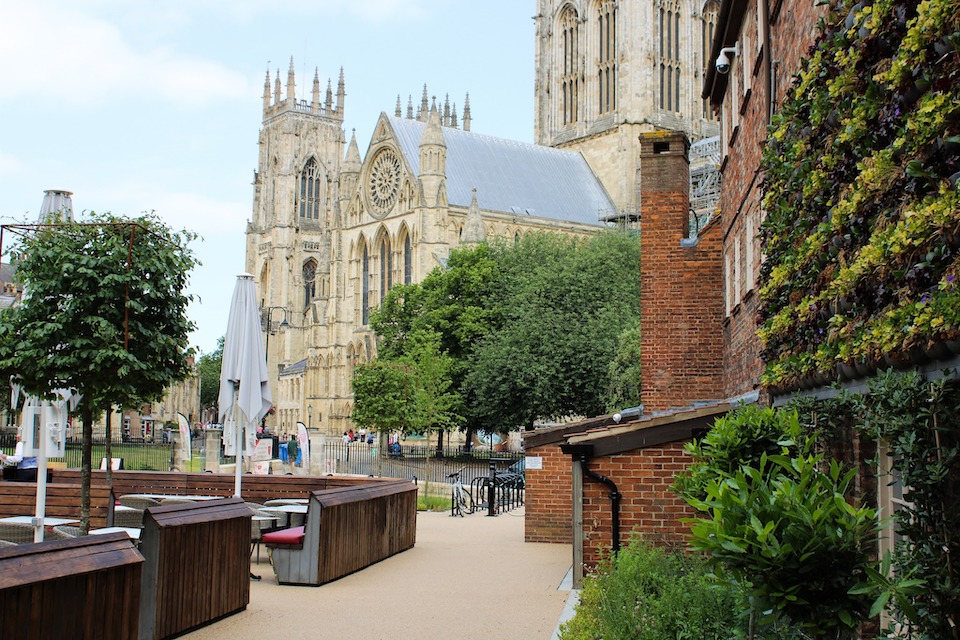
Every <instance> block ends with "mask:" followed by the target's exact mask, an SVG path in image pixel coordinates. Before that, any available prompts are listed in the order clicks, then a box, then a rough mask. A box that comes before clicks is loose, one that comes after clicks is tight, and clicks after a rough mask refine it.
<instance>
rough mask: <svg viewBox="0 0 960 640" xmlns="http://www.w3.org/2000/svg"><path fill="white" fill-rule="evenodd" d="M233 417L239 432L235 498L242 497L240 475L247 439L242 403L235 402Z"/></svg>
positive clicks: (235, 441) (234, 487)
mask: <svg viewBox="0 0 960 640" xmlns="http://www.w3.org/2000/svg"><path fill="white" fill-rule="evenodd" d="M233 417H234V420H235V421H236V423H237V430H236V433H235V434H234V436H233V438H234V439H233V443H234V444H233V450H234V452H236V454H237V465H236V466H237V469H236V479H235V480H234V485H233V497H235V498H239V497H240V475H241V473H242V469H241V467H243V442H244V438H245V437H246V430H247V424H246V419H244V417H243V412H242V411H240V403H239V402H235V403H234V405H233Z"/></svg>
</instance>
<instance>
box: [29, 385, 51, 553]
mask: <svg viewBox="0 0 960 640" xmlns="http://www.w3.org/2000/svg"><path fill="white" fill-rule="evenodd" d="M52 408H53V407H52V405H51V404H50V403H49V402H48V401H46V400H44V401H43V402H41V403H40V406H39V407H37V411H38V412H39V418H40V442H38V443H34V444H36V445H37V450H36V452H35V453H36V454H37V514H36V517H35V518H34V519H33V541H34V542H43V521H44V518H46V515H47V512H46V511H47V418H48V414H50V413H52V412H53V411H52ZM34 415H37V414H34Z"/></svg>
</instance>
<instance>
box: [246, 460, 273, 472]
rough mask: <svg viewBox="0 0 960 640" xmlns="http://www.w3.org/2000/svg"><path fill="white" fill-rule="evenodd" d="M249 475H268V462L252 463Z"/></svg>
mask: <svg viewBox="0 0 960 640" xmlns="http://www.w3.org/2000/svg"><path fill="white" fill-rule="evenodd" d="M250 471H251V473H254V474H256V475H261V476H265V475H267V474H269V473H270V461H269V460H259V461H257V462H254V463H253V464H252V465H251V466H250Z"/></svg>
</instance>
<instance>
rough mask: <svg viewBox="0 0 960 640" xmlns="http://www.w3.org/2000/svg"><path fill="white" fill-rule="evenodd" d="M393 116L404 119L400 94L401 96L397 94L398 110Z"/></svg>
mask: <svg viewBox="0 0 960 640" xmlns="http://www.w3.org/2000/svg"><path fill="white" fill-rule="evenodd" d="M393 115H395V116H396V117H398V118H400V117H402V115H403V110H402V108H401V106H400V94H399V93H398V94H397V109H396V111H394V112H393Z"/></svg>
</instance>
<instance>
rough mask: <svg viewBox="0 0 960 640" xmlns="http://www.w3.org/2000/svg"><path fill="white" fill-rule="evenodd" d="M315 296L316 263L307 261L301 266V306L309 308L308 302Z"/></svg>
mask: <svg viewBox="0 0 960 640" xmlns="http://www.w3.org/2000/svg"><path fill="white" fill-rule="evenodd" d="M316 295H317V262H316V261H315V260H307V261H306V262H305V263H304V265H303V306H304V307H308V306H310V302H311V301H313V299H314V298H315V297H316Z"/></svg>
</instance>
